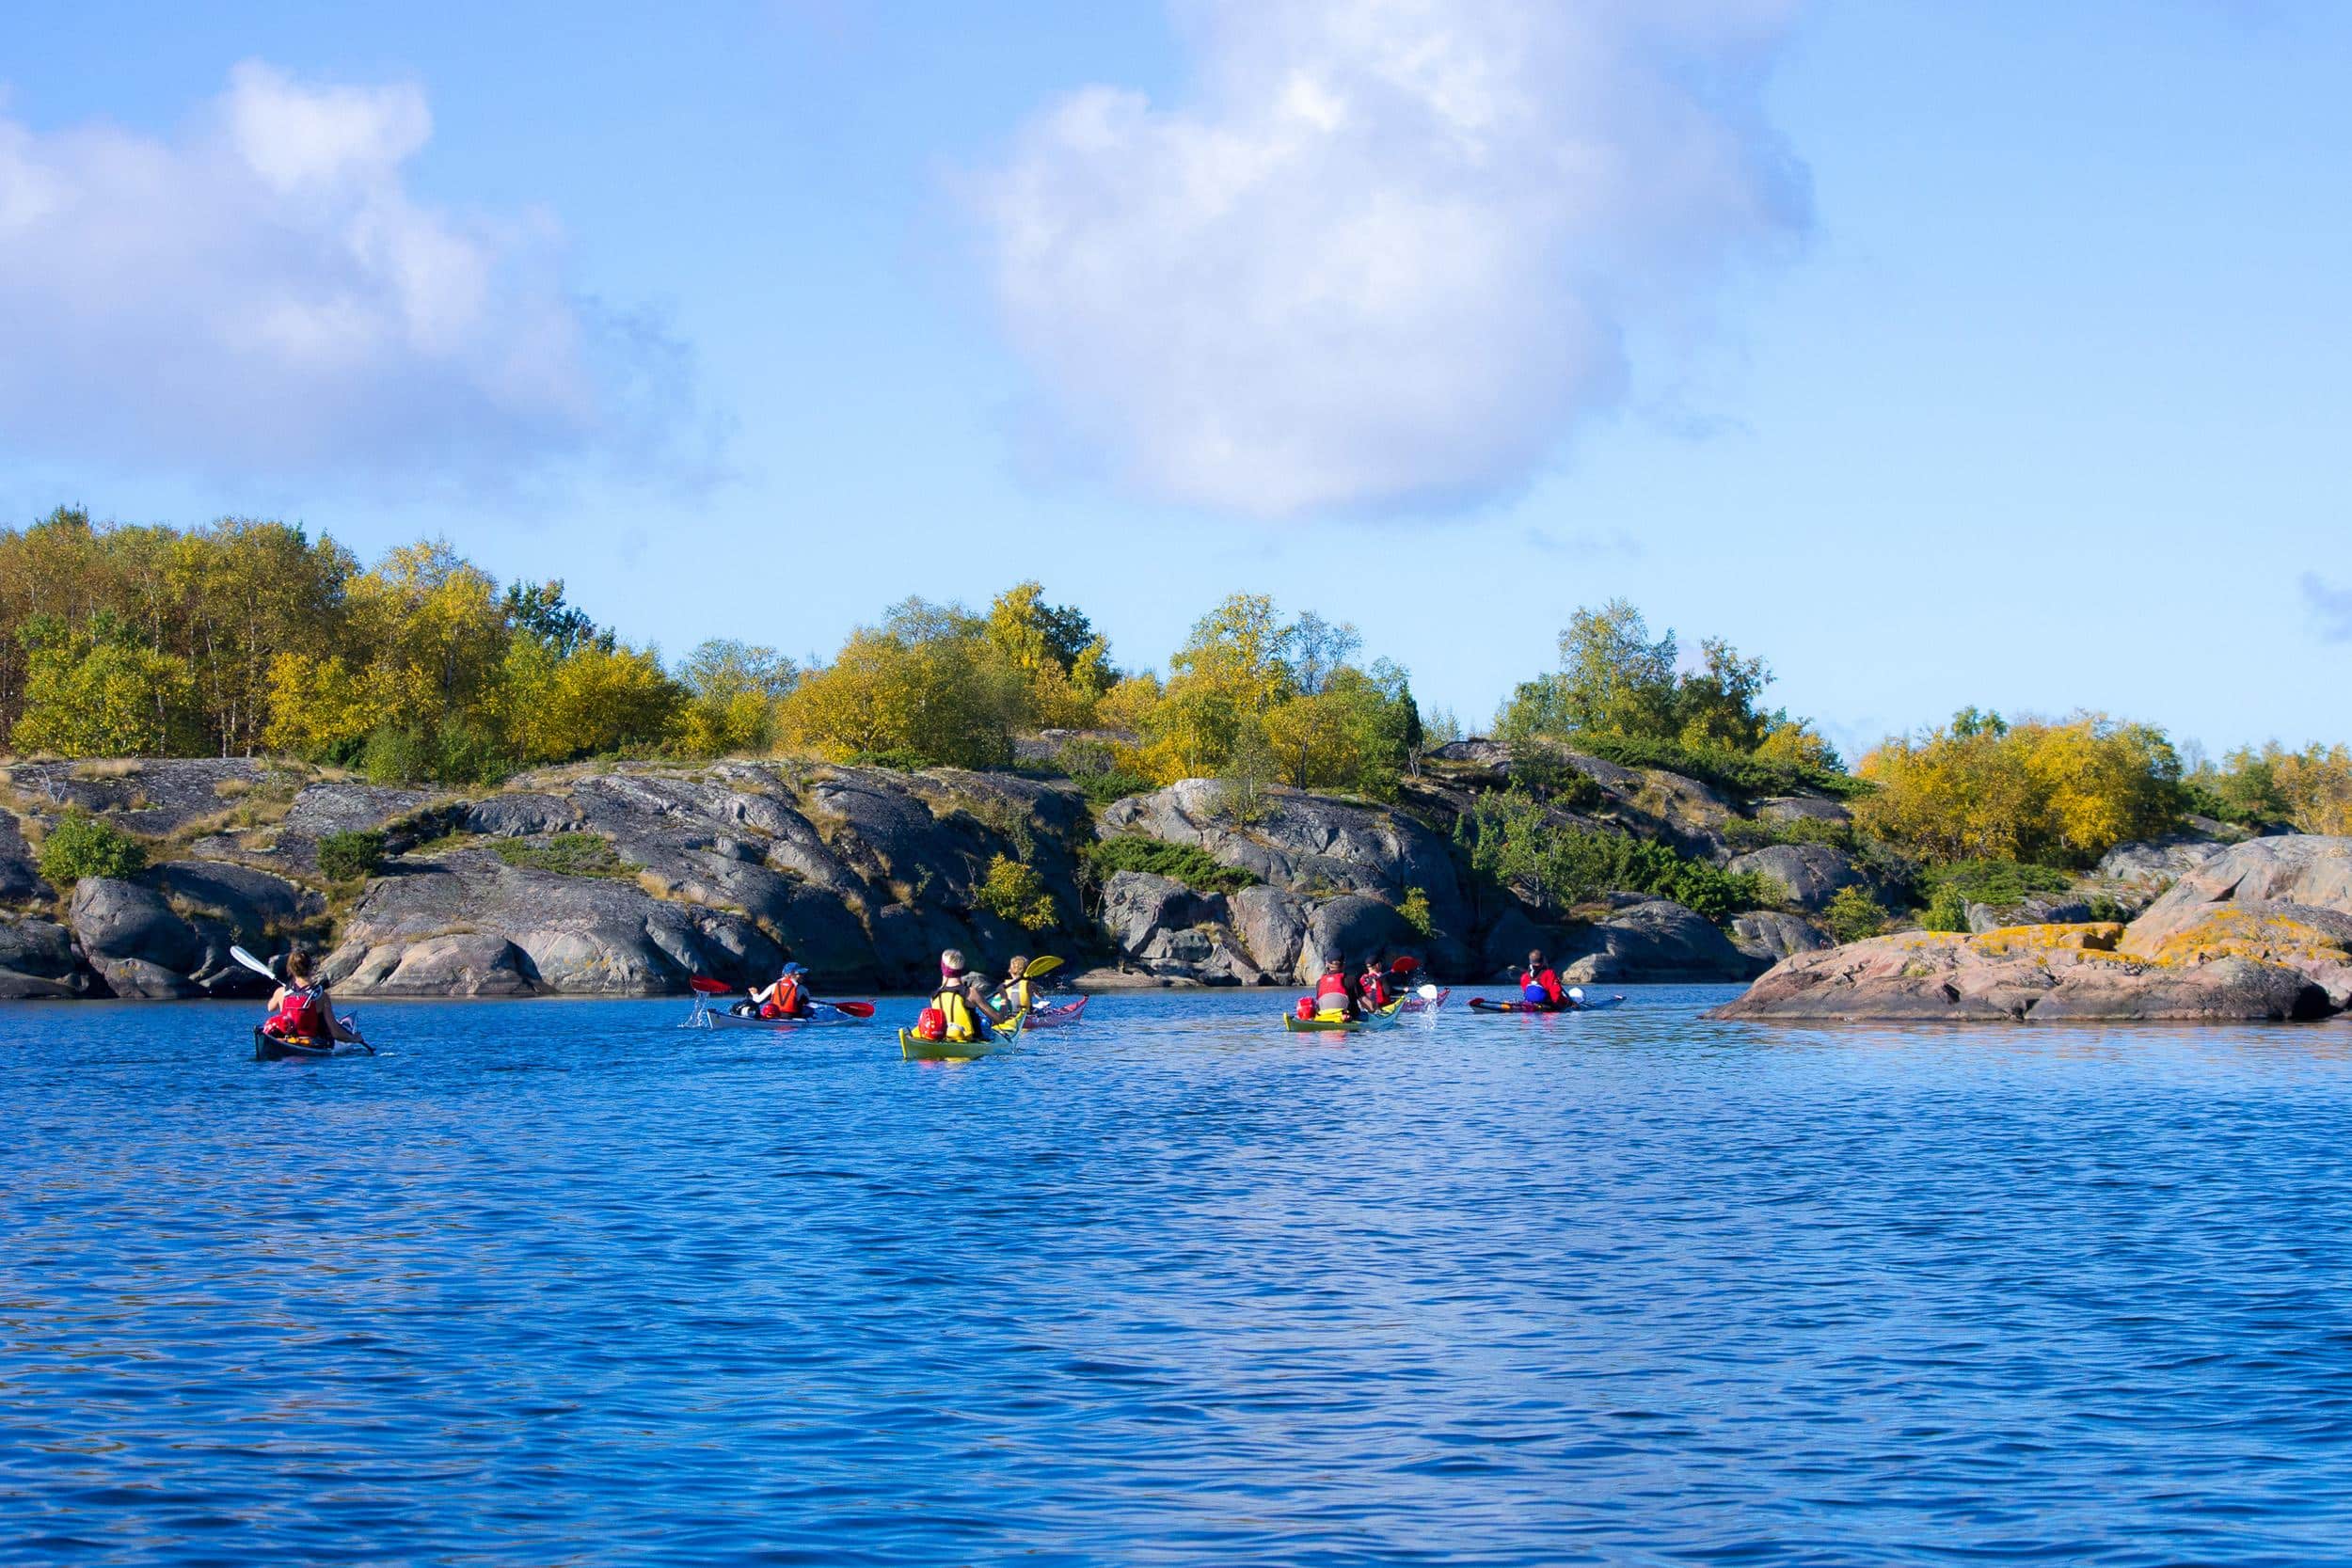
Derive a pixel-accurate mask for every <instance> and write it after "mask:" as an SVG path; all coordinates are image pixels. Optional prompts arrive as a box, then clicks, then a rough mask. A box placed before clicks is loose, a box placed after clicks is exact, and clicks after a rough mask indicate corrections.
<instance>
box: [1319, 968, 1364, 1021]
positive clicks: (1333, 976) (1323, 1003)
mask: <svg viewBox="0 0 2352 1568" xmlns="http://www.w3.org/2000/svg"><path fill="white" fill-rule="evenodd" d="M1315 1015H1316V1016H1317V1017H1319V1018H1324V1017H1337V1018H1354V1017H1355V1016H1356V991H1355V989H1354V988H1353V987H1351V986H1350V985H1349V984H1348V983H1347V965H1345V964H1344V963H1342V962H1341V961H1340V960H1339V959H1337V958H1333V959H1331V960H1330V961H1329V962H1328V963H1326V964H1325V965H1324V966H1323V978H1321V979H1319V980H1317V981H1316V982H1315Z"/></svg>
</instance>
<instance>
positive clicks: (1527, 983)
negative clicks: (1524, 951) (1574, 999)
mask: <svg viewBox="0 0 2352 1568" xmlns="http://www.w3.org/2000/svg"><path fill="white" fill-rule="evenodd" d="M1519 1000H1521V1001H1522V1002H1525V1003H1526V1004H1527V1005H1528V1006H1531V1007H1560V1006H1566V1005H1567V1003H1566V999H1565V998H1564V997H1563V996H1562V995H1561V994H1560V976H1559V975H1557V974H1553V973H1552V972H1551V969H1550V968H1549V966H1548V965H1547V964H1545V962H1544V956H1543V955H1542V954H1541V953H1530V954H1529V955H1528V956H1527V973H1526V974H1522V975H1521V976H1519Z"/></svg>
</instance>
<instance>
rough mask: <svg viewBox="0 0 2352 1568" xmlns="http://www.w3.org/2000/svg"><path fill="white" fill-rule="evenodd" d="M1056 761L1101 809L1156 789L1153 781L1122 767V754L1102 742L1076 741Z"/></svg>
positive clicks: (1058, 755) (1063, 748)
mask: <svg viewBox="0 0 2352 1568" xmlns="http://www.w3.org/2000/svg"><path fill="white" fill-rule="evenodd" d="M1054 760H1055V762H1056V764H1057V766H1058V767H1059V768H1061V770H1062V773H1063V774H1064V775H1065V776H1066V777H1067V778H1069V779H1070V780H1071V782H1072V783H1073V784H1076V785H1077V786H1078V787H1079V788H1080V789H1081V790H1083V791H1084V792H1085V793H1086V798H1087V799H1088V800H1091V801H1093V802H1094V803H1095V804H1096V805H1098V806H1107V805H1109V804H1110V803H1111V802H1112V801H1113V800H1125V799H1126V798H1127V797H1128V796H1130V795H1142V794H1145V793H1148V792H1149V791H1150V790H1151V788H1152V781H1151V780H1149V779H1147V778H1145V777H1144V776H1143V775H1142V774H1140V773H1130V772H1128V771H1127V770H1126V769H1125V768H1121V767H1120V766H1119V758H1118V753H1117V752H1113V751H1112V750H1111V749H1110V748H1109V747H1108V746H1105V745H1104V744H1103V743H1102V742H1101V741H1099V740H1073V741H1071V742H1070V743H1069V744H1067V745H1065V746H1064V747H1062V749H1061V750H1060V751H1059V752H1057V753H1056V754H1055V759H1054Z"/></svg>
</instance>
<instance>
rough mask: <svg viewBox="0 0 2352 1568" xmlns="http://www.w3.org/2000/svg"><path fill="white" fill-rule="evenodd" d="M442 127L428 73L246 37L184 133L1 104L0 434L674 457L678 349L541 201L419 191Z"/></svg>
mask: <svg viewBox="0 0 2352 1568" xmlns="http://www.w3.org/2000/svg"><path fill="white" fill-rule="evenodd" d="M432 134H433V119H432V114H431V111H430V110H429V108H428V107H427V105H426V103H425V100H424V95H423V93H422V92H421V90H419V89H418V88H417V87H414V86H410V85H405V84H395V85H391V86H379V87H344V86H317V85H310V84H305V83H301V82H296V81H294V80H292V79H290V78H288V77H287V76H285V75H283V74H281V73H280V72H278V71H275V70H273V69H272V68H270V67H269V66H267V65H263V64H261V63H259V62H252V61H248V62H246V63H245V64H243V65H240V66H238V67H237V68H236V69H235V70H234V71H231V72H230V79H229V86H228V90H227V91H226V92H225V93H223V94H222V95H221V96H220V97H218V98H217V99H215V100H214V101H213V102H212V103H209V104H207V105H206V106H205V107H204V109H203V111H202V112H201V113H199V115H198V116H197V117H196V118H195V119H194V122H193V123H192V125H191V126H190V127H189V129H188V130H187V131H186V132H185V133H184V134H183V135H177V136H171V137H158V136H150V135H136V134H133V133H131V132H127V131H124V130H121V129H119V128H115V127H110V126H107V125H103V124H88V125H82V126H76V127H70V128H66V129H60V130H56V131H38V132H37V131H35V130H33V129H32V128H30V127H28V126H26V125H25V124H24V123H22V122H21V121H16V120H12V119H7V118H0V449H14V450H15V451H18V452H19V453H20V454H22V455H28V456H38V457H40V458H43V459H47V460H53V461H54V460H74V461H83V460H87V461H95V462H99V463H103V464H107V465H111V466H114V467H120V468H124V469H129V470H142V469H163V470H193V471H196V472H200V473H207V474H211V473H223V472H226V473H241V472H248V471H259V472H266V473H272V474H279V475H284V474H290V473H304V474H310V473H318V474H330V475H333V474H340V475H343V476H346V477H353V476H359V477H368V478H372V479H381V478H385V477H388V476H389V477H391V478H393V479H394V480H395V482H405V483H408V484H409V485H411V486H415V485H419V484H438V483H445V482H448V481H452V480H455V481H457V482H460V483H468V482H489V483H507V482H511V481H513V480H515V479H516V478H518V477H521V470H527V469H529V468H531V467H532V466H533V465H537V464H541V463H544V462H546V461H547V460H549V459H555V458H570V457H592V458H599V459H606V460H612V461H617V462H620V463H623V464H627V465H635V464H639V463H644V462H653V461H658V460H659V454H660V449H661V448H662V444H663V442H664V441H665V439H666V437H667V435H668V426H669V424H670V422H671V421H672V420H674V419H675V416H676V414H677V413H678V412H680V409H679V408H678V407H677V406H676V404H675V401H674V399H675V394H676V393H677V392H678V390H679V388H680V387H681V386H682V375H681V369H680V366H681V362H682V355H681V352H680V351H679V350H678V349H677V348H676V346H675V344H672V343H670V342H668V341H665V340H662V339H661V338H660V336H659V335H657V334H648V333H645V332H644V331H643V330H642V329H636V330H631V331H628V332H625V333H619V334H616V333H615V332H613V331H612V330H611V329H610V327H609V326H608V325H607V323H608V318H607V316H606V314H605V312H603V311H602V310H601V309H598V308H597V307H596V305H595V303H594V302H593V301H590V300H586V299H583V298H580V297H578V296H576V295H575V294H574V293H572V292H571V291H570V290H569V289H568V288H567V286H566V285H565V283H564V279H563V277H562V271H561V268H562V257H561V255H560V245H559V237H558V235H557V234H556V232H555V230H554V227H553V225H552V223H551V222H550V221H549V220H548V219H547V218H546V217H544V216H543V215H540V214H531V213H524V214H500V215H481V214H458V213H453V212H451V211H448V210H445V209H441V208H437V207H435V206H433V205H431V204H428V203H426V202H423V201H421V200H419V199H417V198H415V197H414V196H413V195H412V194H411V193H410V190H409V188H408V182H407V166H408V165H409V162H410V160H412V159H413V158H414V157H415V156H416V155H417V153H418V152H419V151H420V150H421V149H422V148H423V147H424V146H425V145H426V143H427V141H428V140H429V139H430V137H431V136H432ZM647 386H653V387H656V388H660V389H661V390H660V393H659V395H648V394H647V393H646V391H645V390H644V388H645V387H647Z"/></svg>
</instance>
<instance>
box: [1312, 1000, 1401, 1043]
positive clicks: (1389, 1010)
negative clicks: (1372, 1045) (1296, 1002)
mask: <svg viewBox="0 0 2352 1568" xmlns="http://www.w3.org/2000/svg"><path fill="white" fill-rule="evenodd" d="M1404 1006H1405V999H1404V998H1402V997H1399V998H1398V999H1397V1000H1396V1001H1394V1002H1391V1003H1390V1004H1389V1005H1388V1006H1385V1007H1383V1008H1381V1009H1380V1010H1379V1011H1378V1012H1376V1013H1370V1014H1367V1015H1365V1016H1364V1017H1362V1018H1301V1017H1299V1016H1298V1015H1297V1014H1296V1013H1284V1014H1283V1015H1282V1027H1283V1028H1285V1029H1287V1030H1289V1031H1290V1032H1291V1033H1292V1034H1294V1035H1353V1034H1357V1033H1359V1032H1361V1031H1363V1030H1366V1029H1388V1028H1392V1027H1394V1026H1395V1023H1396V1021H1397V1020H1398V1018H1400V1017H1402V1016H1403V1010H1404Z"/></svg>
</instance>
